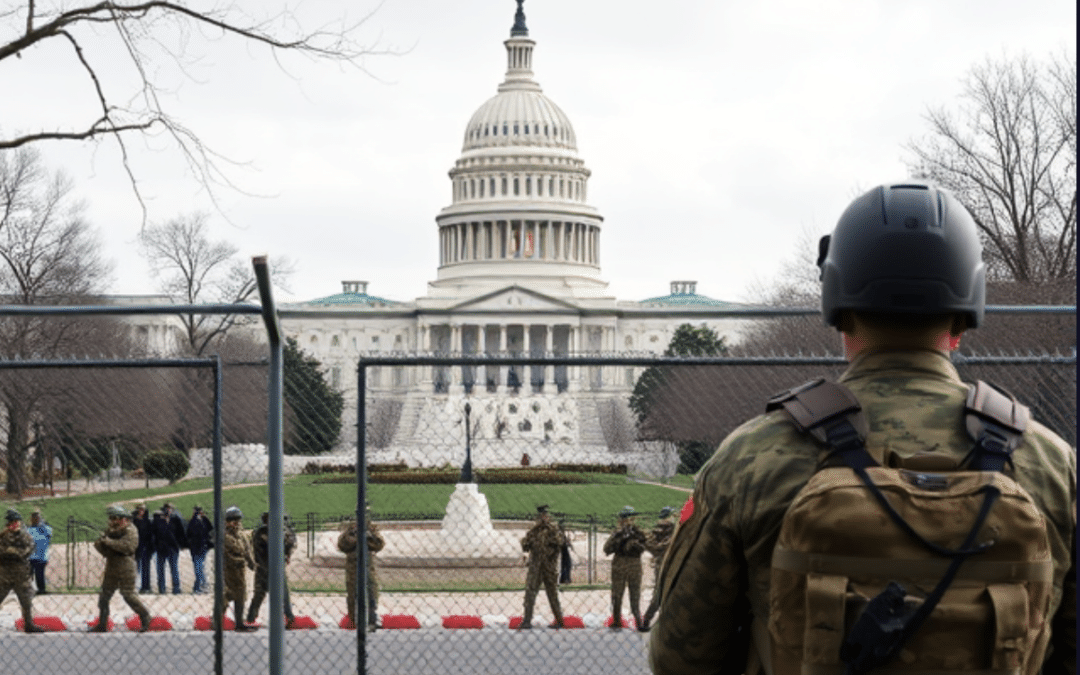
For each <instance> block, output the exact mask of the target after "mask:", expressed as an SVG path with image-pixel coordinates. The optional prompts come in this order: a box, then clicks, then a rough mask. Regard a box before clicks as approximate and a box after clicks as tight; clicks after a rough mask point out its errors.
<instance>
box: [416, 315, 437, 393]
mask: <svg viewBox="0 0 1080 675" xmlns="http://www.w3.org/2000/svg"><path fill="white" fill-rule="evenodd" d="M418 330H419V331H420V335H419V342H420V345H419V346H420V352H421V353H422V354H430V353H431V326H429V325H428V324H427V323H421V324H420V325H419V327H418ZM433 385H434V380H433V373H432V366H420V390H421V391H423V392H426V393H427V392H431V391H432V389H433Z"/></svg>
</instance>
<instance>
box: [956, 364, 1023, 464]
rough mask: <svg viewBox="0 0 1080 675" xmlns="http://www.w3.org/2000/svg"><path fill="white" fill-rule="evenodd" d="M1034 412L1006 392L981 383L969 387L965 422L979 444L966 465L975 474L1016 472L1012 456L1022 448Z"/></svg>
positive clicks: (969, 432) (966, 460)
mask: <svg viewBox="0 0 1080 675" xmlns="http://www.w3.org/2000/svg"><path fill="white" fill-rule="evenodd" d="M1030 419H1031V411H1030V410H1029V409H1028V407H1027V406H1026V405H1024V404H1022V403H1020V402H1018V401H1017V400H1016V397H1015V396H1013V395H1012V394H1011V393H1008V392H1006V391H1005V390H998V389H996V388H994V387H992V386H991V385H989V384H987V383H986V382H983V381H982V380H979V381H978V382H976V383H975V384H973V385H968V396H967V404H966V405H965V406H964V422H965V425H966V426H967V432H968V434H970V435H971V437H972V438H973V439H974V440H975V447H974V448H973V449H972V450H971V453H970V454H969V455H968V457H967V458H966V459H965V463H966V464H967V465H968V466H969V467H970V468H971V469H973V470H975V471H1004V469H1005V467H1006V465H1008V466H1009V467H1010V468H1012V453H1013V451H1014V450H1016V448H1017V446H1019V445H1020V439H1021V437H1022V436H1023V434H1024V431H1025V430H1026V429H1027V424H1028V420H1030Z"/></svg>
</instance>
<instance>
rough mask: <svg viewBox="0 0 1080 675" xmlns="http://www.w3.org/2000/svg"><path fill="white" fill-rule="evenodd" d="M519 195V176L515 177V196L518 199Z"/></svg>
mask: <svg viewBox="0 0 1080 675" xmlns="http://www.w3.org/2000/svg"><path fill="white" fill-rule="evenodd" d="M519 194H521V193H520V191H519V190H518V178H517V176H514V196H515V197H517V196H518V195H519Z"/></svg>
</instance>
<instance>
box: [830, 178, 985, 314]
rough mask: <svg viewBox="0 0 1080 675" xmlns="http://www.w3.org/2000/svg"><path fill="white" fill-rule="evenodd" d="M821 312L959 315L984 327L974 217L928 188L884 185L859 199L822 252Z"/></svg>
mask: <svg viewBox="0 0 1080 675" xmlns="http://www.w3.org/2000/svg"><path fill="white" fill-rule="evenodd" d="M818 267H820V268H821V313H822V317H823V318H824V319H825V323H826V324H827V325H829V326H836V325H837V324H838V323H839V321H840V312H841V310H845V309H854V310H862V311H868V312H881V313H886V314H924V315H925V314H960V315H963V316H965V317H967V322H968V326H969V327H971V328H975V327H976V326H978V325H979V324H980V323H982V318H983V307H984V304H985V302H986V267H985V265H984V264H983V261H982V244H981V243H980V242H979V233H978V228H977V227H976V225H975V221H974V220H973V219H972V217H971V214H969V213H968V212H967V210H966V209H965V208H964V207H963V206H962V205H961V204H960V202H959V201H957V199H956V198H955V197H953V196H952V195H951V194H949V193H948V192H946V191H945V190H942V189H941V188H938V187H937V186H935V185H932V184H930V183H924V182H919V181H909V182H905V183H898V184H892V185H881V186H878V187H876V188H874V189H873V190H870V191H869V192H867V193H866V194H864V195H862V196H861V197H859V198H858V199H856V200H855V201H853V202H852V203H851V204H850V205H849V206H848V207H847V209H846V210H845V211H844V213H843V215H841V216H840V220H839V221H838V222H837V223H836V229H835V230H834V231H833V233H832V235H831V236H826V237H823V238H822V240H821V246H820V250H819V258H818Z"/></svg>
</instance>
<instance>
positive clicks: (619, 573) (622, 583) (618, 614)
mask: <svg viewBox="0 0 1080 675" xmlns="http://www.w3.org/2000/svg"><path fill="white" fill-rule="evenodd" d="M637 515H638V513H637V511H635V510H634V507H632V506H625V507H623V509H622V510H621V511H619V524H618V526H617V527H616V528H615V531H614V532H612V533H611V535H610V536H609V537H608V538H607V541H605V542H604V555H610V556H612V558H611V627H612V628H613V629H615V630H618V629H620V628H622V599H623V593H624V592H626V591H629V594H630V613H631V614H632V615H633V617H634V625H636V626H639V627H640V626H641V625H642V619H641V554H642V553H644V552H645V533H644V532H642V531H641V528H640V527H638V526H637V525H636V524H635V523H634V519H635V518H636V517H637Z"/></svg>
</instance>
